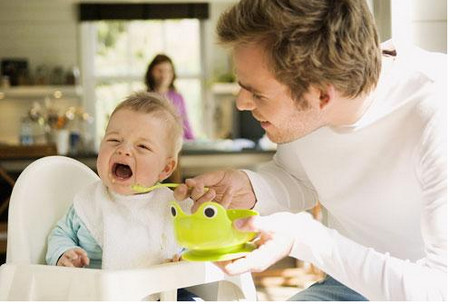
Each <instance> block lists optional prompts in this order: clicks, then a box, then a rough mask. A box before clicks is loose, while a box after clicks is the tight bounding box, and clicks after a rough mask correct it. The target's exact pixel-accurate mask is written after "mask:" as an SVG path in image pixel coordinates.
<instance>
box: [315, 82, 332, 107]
mask: <svg viewBox="0 0 450 305" xmlns="http://www.w3.org/2000/svg"><path fill="white" fill-rule="evenodd" d="M316 90H317V94H318V97H319V108H320V110H324V109H325V108H326V107H327V106H329V105H331V103H332V102H333V101H334V99H335V98H336V89H335V88H334V86H333V85H327V86H326V87H324V88H320V89H316Z"/></svg>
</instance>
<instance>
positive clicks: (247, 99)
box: [236, 89, 255, 111]
mask: <svg viewBox="0 0 450 305" xmlns="http://www.w3.org/2000/svg"><path fill="white" fill-rule="evenodd" d="M236 108H237V109H238V110H241V111H243V110H250V111H251V110H253V109H255V103H254V102H253V100H252V93H251V92H249V91H247V90H245V89H241V90H239V93H238V95H237V97H236Z"/></svg>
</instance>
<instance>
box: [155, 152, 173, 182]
mask: <svg viewBox="0 0 450 305" xmlns="http://www.w3.org/2000/svg"><path fill="white" fill-rule="evenodd" d="M176 167H177V160H176V158H174V157H168V158H167V160H166V165H165V166H164V169H163V170H162V171H161V173H160V174H159V181H163V180H165V179H167V178H169V177H170V175H172V173H173V171H174V170H175V168H176Z"/></svg>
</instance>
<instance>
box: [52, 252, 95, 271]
mask: <svg viewBox="0 0 450 305" xmlns="http://www.w3.org/2000/svg"><path fill="white" fill-rule="evenodd" d="M56 265H57V266H63V267H78V268H81V267H84V266H88V265H89V257H88V255H87V253H86V251H84V250H83V249H81V248H73V249H70V250H67V251H66V252H64V254H63V255H61V257H60V258H59V259H58V262H57V263H56Z"/></svg>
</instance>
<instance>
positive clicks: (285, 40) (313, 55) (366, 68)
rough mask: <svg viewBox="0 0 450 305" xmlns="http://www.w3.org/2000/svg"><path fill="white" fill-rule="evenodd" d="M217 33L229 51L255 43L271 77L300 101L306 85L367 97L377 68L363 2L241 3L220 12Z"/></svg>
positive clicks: (297, 0) (378, 56)
mask: <svg viewBox="0 0 450 305" xmlns="http://www.w3.org/2000/svg"><path fill="white" fill-rule="evenodd" d="M217 34H218V37H219V42H220V43H222V44H225V45H229V46H231V47H234V46H237V45H245V44H252V43H257V44H259V45H261V46H262V47H263V48H264V50H265V53H266V55H267V63H268V66H269V67H270V69H271V72H272V73H273V75H274V77H275V78H276V79H277V80H278V81H279V82H281V83H282V84H285V85H286V86H287V87H288V88H289V90H290V94H291V96H292V98H294V99H296V100H300V101H302V100H303V99H302V96H303V94H304V93H305V92H307V90H308V89H309V86H310V85H314V86H316V87H318V88H321V89H324V88H325V87H326V86H327V85H328V84H332V85H334V86H335V87H336V89H337V90H339V91H340V92H341V93H342V94H343V95H344V96H346V97H356V96H359V95H360V94H362V93H368V92H369V91H370V90H372V89H373V87H374V86H375V85H376V83H377V81H378V78H379V74H380V70H381V51H380V49H379V40H378V33H377V30H376V26H375V22H374V19H373V16H372V14H371V12H370V11H369V8H368V6H367V3H366V1H365V0H241V1H240V2H239V3H237V4H236V5H234V6H233V7H231V9H229V10H228V11H226V12H224V13H223V14H222V16H221V17H220V19H219V22H218V24H217ZM300 106H302V107H307V106H308V105H307V104H306V102H301V104H300Z"/></svg>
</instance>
